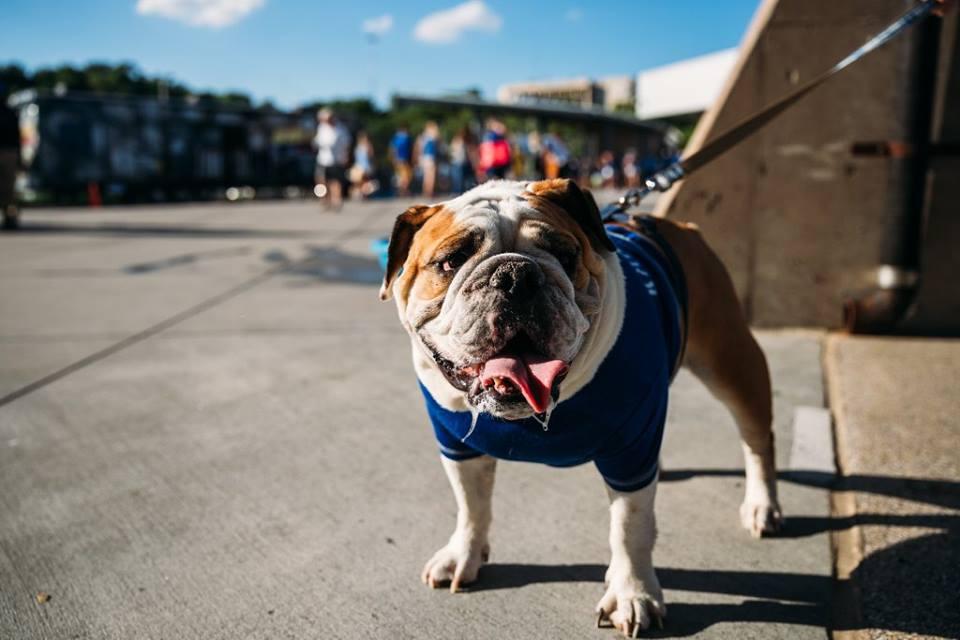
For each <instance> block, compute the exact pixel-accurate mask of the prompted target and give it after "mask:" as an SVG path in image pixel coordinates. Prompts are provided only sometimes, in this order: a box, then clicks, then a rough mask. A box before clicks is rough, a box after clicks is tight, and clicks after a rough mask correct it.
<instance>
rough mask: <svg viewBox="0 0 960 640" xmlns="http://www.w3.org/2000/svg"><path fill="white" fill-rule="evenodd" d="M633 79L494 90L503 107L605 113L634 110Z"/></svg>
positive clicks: (566, 81) (508, 86)
mask: <svg viewBox="0 0 960 640" xmlns="http://www.w3.org/2000/svg"><path fill="white" fill-rule="evenodd" d="M633 83H634V79H633V77H632V76H610V77H607V78H599V79H597V80H593V79H591V78H586V77H583V78H568V79H563V80H547V81H543V82H517V83H513V84H505V85H503V86H501V87H500V88H499V89H497V101H499V102H502V103H504V104H530V103H548V104H549V103H558V102H560V103H565V104H572V105H577V106H580V107H584V108H588V109H589V108H594V107H599V108H602V109H606V110H608V111H614V110H617V108H618V107H620V108H623V106H625V105H629V106H630V107H631V111H632V110H633V109H632V106H633V94H634V87H633Z"/></svg>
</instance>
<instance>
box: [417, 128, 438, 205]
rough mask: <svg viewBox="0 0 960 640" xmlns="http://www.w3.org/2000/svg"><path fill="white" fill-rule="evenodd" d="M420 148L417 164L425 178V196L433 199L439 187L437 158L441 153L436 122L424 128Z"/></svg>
mask: <svg viewBox="0 0 960 640" xmlns="http://www.w3.org/2000/svg"><path fill="white" fill-rule="evenodd" d="M418 146H419V148H420V153H419V155H418V157H417V164H418V165H419V166H420V174H421V175H422V176H423V195H424V197H426V198H432V197H433V194H434V192H435V191H436V187H437V156H438V155H439V153H440V128H439V127H438V126H437V123H436V122H433V121H430V122H428V123H427V124H426V125H425V126H424V128H423V134H422V135H421V136H420V144H419V145H418Z"/></svg>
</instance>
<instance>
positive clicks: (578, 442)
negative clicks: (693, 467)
mask: <svg viewBox="0 0 960 640" xmlns="http://www.w3.org/2000/svg"><path fill="white" fill-rule="evenodd" d="M638 223H639V225H640V226H639V233H638V232H637V231H634V230H633V229H631V228H628V227H625V226H620V225H615V224H611V225H607V226H606V230H607V235H608V236H609V237H610V239H611V240H612V241H613V244H614V245H615V246H616V248H617V256H618V257H619V260H620V265H621V267H622V268H623V274H624V279H625V281H626V309H625V311H624V314H625V315H624V320H623V327H622V328H621V330H620V335H619V336H618V337H617V339H616V342H615V343H614V345H613V348H611V349H610V352H609V353H608V354H607V355H606V357H605V358H604V360H603V362H602V363H601V364H600V367H599V368H598V369H597V373H596V375H595V376H594V377H593V379H592V380H590V382H589V383H587V384H586V385H585V386H584V387H583V388H582V389H580V390H579V391H578V392H577V393H575V394H574V395H573V396H572V397H570V398H567V399H566V400H564V401H563V402H560V403H558V404H557V406H556V407H554V410H553V413H552V414H551V416H550V419H549V422H548V424H547V425H546V426H544V425H542V424H541V423H540V422H539V421H537V420H536V419H535V418H533V417H530V418H526V419H524V420H501V419H499V418H496V417H494V416H492V415H490V414H487V413H481V414H479V415H478V416H476V418H474V416H473V415H472V414H471V413H470V412H468V411H450V410H449V409H445V408H443V407H441V406H440V405H439V404H437V401H436V400H434V398H433V396H431V395H430V392H429V391H428V390H427V388H426V387H425V386H423V384H422V383H421V384H420V390H421V391H422V392H423V396H424V399H425V400H426V405H427V413H428V414H429V415H430V421H431V422H432V423H433V430H434V434H435V435H436V438H437V442H438V444H439V447H440V453H441V454H443V455H444V456H446V457H447V458H450V459H451V460H467V459H470V458H474V457H477V456H480V455H483V454H487V455H490V456H493V457H495V458H501V459H505V460H520V461H526V462H540V463H544V464H548V465H552V466H556V467H569V466H574V465H579V464H583V463H585V462H590V461H592V462H593V463H594V464H595V465H596V466H597V469H598V470H599V471H600V474H601V475H602V476H603V479H604V481H606V483H607V484H608V485H609V486H610V487H611V488H612V489H615V490H617V491H636V490H638V489H642V488H643V487H645V486H647V485H648V484H649V483H650V482H651V481H652V480H653V479H654V477H655V476H656V474H657V469H658V458H659V455H660V444H661V442H662V440H663V427H664V423H665V421H666V415H667V393H668V388H669V386H670V380H671V378H672V376H673V374H674V373H675V372H676V368H677V367H678V366H679V362H680V359H681V357H682V353H683V342H684V336H685V332H686V327H685V326H684V325H685V320H686V304H687V300H686V297H687V295H686V285H685V282H684V279H683V271H682V269H681V268H680V264H679V262H678V261H677V260H676V256H675V255H674V254H673V252H672V250H671V249H670V247H669V245H667V244H666V243H665V242H664V241H663V240H662V239H661V238H660V236H659V235H658V234H657V233H656V229H655V227H654V225H653V223H652V222H651V221H646V222H644V221H643V220H639V221H638Z"/></svg>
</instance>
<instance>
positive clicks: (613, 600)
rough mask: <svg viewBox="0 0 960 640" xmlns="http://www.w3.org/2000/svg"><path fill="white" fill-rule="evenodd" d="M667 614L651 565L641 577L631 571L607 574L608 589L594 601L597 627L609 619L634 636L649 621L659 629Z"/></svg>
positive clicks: (643, 628)
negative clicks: (614, 575)
mask: <svg viewBox="0 0 960 640" xmlns="http://www.w3.org/2000/svg"><path fill="white" fill-rule="evenodd" d="M666 617H667V605H666V604H664V602H663V591H662V590H661V589H660V582H659V581H658V580H657V576H656V574H655V573H654V572H653V569H652V568H651V569H650V571H649V572H647V575H646V576H645V577H644V578H640V577H638V576H636V575H634V574H633V573H628V574H626V575H622V576H620V577H612V578H609V577H608V586H607V592H606V593H605V594H603V598H601V599H600V602H599V603H597V626H598V627H599V626H601V623H602V622H603V621H604V620H609V621H610V624H612V625H613V626H614V627H616V628H617V629H619V630H620V632H621V633H623V635H625V636H627V637H630V638H636V637H638V636H639V635H640V632H641V631H645V630H647V629H649V628H650V625H651V624H656V625H657V627H658V628H660V629H662V628H663V619H664V618H666Z"/></svg>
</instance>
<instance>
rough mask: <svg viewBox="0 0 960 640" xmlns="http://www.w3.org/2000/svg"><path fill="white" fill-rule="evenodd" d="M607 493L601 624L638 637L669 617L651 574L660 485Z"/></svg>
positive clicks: (598, 612)
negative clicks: (607, 541) (606, 622)
mask: <svg viewBox="0 0 960 640" xmlns="http://www.w3.org/2000/svg"><path fill="white" fill-rule="evenodd" d="M607 493H609V495H610V553H611V555H610V567H609V568H608V569H607V576H606V584H607V592H606V593H605V594H604V595H603V598H601V599H600V602H599V603H598V604H597V615H598V618H597V624H598V625H599V623H600V621H601V620H602V619H604V618H606V619H608V620H610V622H611V623H613V626H615V627H616V628H617V629H619V630H620V631H622V632H623V634H624V635H626V636H632V637H634V638H636V637H637V635H638V634H639V633H640V631H641V630H644V629H647V628H649V627H650V623H651V622H652V621H656V623H657V625H658V626H662V624H663V618H664V617H666V615H667V608H666V605H664V603H663V591H662V590H661V589H660V582H659V581H658V580H657V574H656V573H655V572H654V570H653V544H654V542H655V541H656V538H657V523H656V519H655V517H654V513H653V502H654V498H655V497H656V494H657V482H656V480H654V481H653V482H651V483H650V484H649V485H647V486H646V487H645V488H643V489H640V490H639V491H633V492H631V493H622V492H620V491H614V490H613V489H610V488H609V487H608V488H607Z"/></svg>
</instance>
